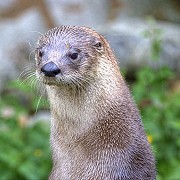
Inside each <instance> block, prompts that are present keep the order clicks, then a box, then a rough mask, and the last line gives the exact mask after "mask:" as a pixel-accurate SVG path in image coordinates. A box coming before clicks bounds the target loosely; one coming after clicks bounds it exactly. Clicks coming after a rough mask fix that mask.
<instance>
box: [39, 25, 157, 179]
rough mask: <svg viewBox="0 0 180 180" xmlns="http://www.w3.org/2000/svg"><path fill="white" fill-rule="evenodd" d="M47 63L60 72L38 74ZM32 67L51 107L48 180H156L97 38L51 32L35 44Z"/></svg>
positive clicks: (107, 51) (76, 30)
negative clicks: (50, 164) (50, 161)
mask: <svg viewBox="0 0 180 180" xmlns="http://www.w3.org/2000/svg"><path fill="white" fill-rule="evenodd" d="M73 53H77V54H78V56H77V58H75V59H72V58H71V57H72V54H73ZM77 54H76V55H77ZM49 62H53V63H55V64H56V66H57V67H58V68H59V69H60V73H59V74H57V75H56V76H55V77H48V76H45V75H44V74H43V72H42V71H41V69H42V67H43V66H44V65H45V64H47V63H49ZM36 66H37V69H36V74H37V77H38V79H39V80H40V81H41V82H42V83H44V84H45V85H46V90H47V93H48V98H49V101H50V106H51V116H52V117H51V146H52V151H53V170H52V173H51V176H50V179H62V180H66V179H67V180H73V179H74V180H76V179H77V180H81V179H107V180H111V179H124V180H125V179H150V180H151V179H155V164H154V158H153V155H152V153H151V150H150V147H149V144H148V141H147V138H146V136H145V133H144V130H143V126H142V123H141V118H140V115H139V112H138V110H137V107H136V105H135V104H134V102H133V100H132V98H131V95H130V94H129V90H128V88H127V86H126V84H125V83H124V80H123V78H122V76H121V74H120V72H119V68H118V66H117V63H116V59H115V57H114V55H113V52H112V50H111V48H110V47H109V44H108V42H107V41H106V40H105V39H104V38H103V37H102V36H101V35H99V34H98V33H97V32H95V31H93V30H91V29H89V28H86V27H75V26H73V27H69V26H61V27H59V28H54V29H52V30H50V31H48V32H47V33H46V34H45V35H44V36H42V37H40V40H39V41H38V48H37V50H36Z"/></svg>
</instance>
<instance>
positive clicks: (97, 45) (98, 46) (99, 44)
mask: <svg viewBox="0 0 180 180" xmlns="http://www.w3.org/2000/svg"><path fill="white" fill-rule="evenodd" d="M94 46H95V47H97V48H101V46H102V44H101V43H100V42H98V43H96V44H95V45H94Z"/></svg>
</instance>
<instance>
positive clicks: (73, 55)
mask: <svg viewBox="0 0 180 180" xmlns="http://www.w3.org/2000/svg"><path fill="white" fill-rule="evenodd" d="M70 58H71V59H73V60H75V59H77V58H78V53H72V54H70Z"/></svg>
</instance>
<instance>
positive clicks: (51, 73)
mask: <svg viewBox="0 0 180 180" xmlns="http://www.w3.org/2000/svg"><path fill="white" fill-rule="evenodd" d="M41 72H43V73H44V75H45V76H48V77H55V76H56V75H58V74H59V73H60V69H59V68H58V67H57V65H56V64H55V63H53V62H52V61H51V62H49V63H47V64H45V65H44V66H43V67H42V68H41Z"/></svg>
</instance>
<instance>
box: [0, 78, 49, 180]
mask: <svg viewBox="0 0 180 180" xmlns="http://www.w3.org/2000/svg"><path fill="white" fill-rule="evenodd" d="M35 94H36V92H35V91H34V90H32V88H31V87H30V86H29V85H25V84H22V85H20V82H18V81H16V82H12V83H10V84H9V85H8V87H7V90H6V91H5V93H3V95H2V96H1V97H0V179H1V180H11V179H13V180H16V179H17V180H25V179H27V180H40V179H47V177H48V175H49V173H50V170H51V166H52V163H51V154H50V146H49V123H47V122H43V121H38V122H36V123H34V122H31V123H30V122H29V121H30V119H29V116H30V115H31V114H33V113H35V112H36V108H37V101H38V98H37V97H36V98H35ZM33 101H34V102H33ZM35 103H36V104H35ZM39 107H40V108H41V107H42V104H39ZM31 121H32V120H31Z"/></svg>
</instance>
